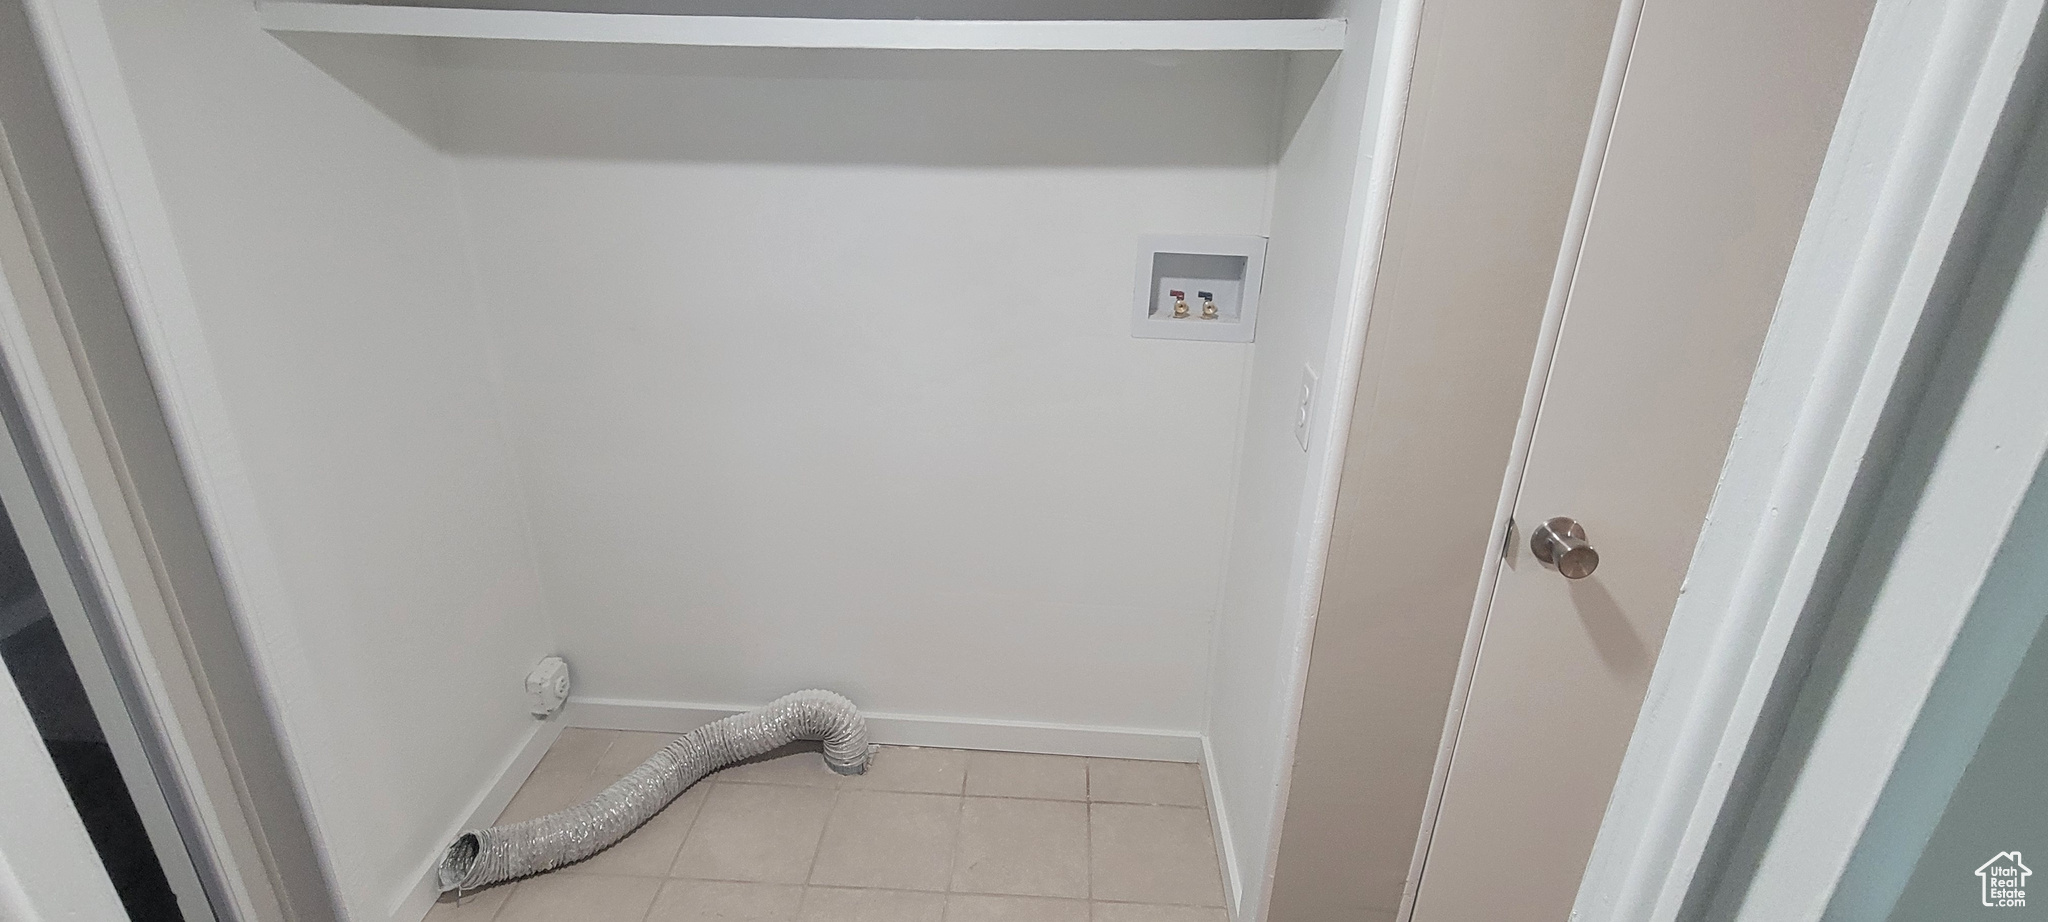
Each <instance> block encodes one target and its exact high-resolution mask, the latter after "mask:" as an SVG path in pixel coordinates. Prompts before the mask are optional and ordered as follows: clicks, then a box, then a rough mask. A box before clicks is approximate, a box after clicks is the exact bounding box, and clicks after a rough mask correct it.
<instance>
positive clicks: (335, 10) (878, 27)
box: [256, 0, 1345, 51]
mask: <svg viewBox="0 0 2048 922" xmlns="http://www.w3.org/2000/svg"><path fill="white" fill-rule="evenodd" d="M256 9H257V15H258V18H259V21H260V22H261V24H262V26H263V28H264V29H267V30H269V31H271V32H322V33H338V34H350V35H409V36H419V37H427V38H475V39H493V40H502V41H552V42H590V43H602V44H630V45H702V46H719V47H741V48H872V49H892V50H906V51H915V50H955V51H1338V50H1342V49H1343V47H1344V27H1345V23H1344V20H1342V19H1194V20H1187V19H1175V20H1045V21H1040V20H942V19H798V18H783V17H766V16H669V15H660V14H644V13H575V12H563V11H552V10H478V9H453V8H445V7H413V6H375V5H370V4H357V3H317V2H301V0H264V2H259V3H258V4H257V7H256Z"/></svg>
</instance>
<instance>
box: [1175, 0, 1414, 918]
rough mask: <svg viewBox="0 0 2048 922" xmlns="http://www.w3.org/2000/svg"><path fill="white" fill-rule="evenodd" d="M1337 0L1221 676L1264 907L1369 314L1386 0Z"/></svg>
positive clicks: (1231, 568)
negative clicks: (1354, 367)
mask: <svg viewBox="0 0 2048 922" xmlns="http://www.w3.org/2000/svg"><path fill="white" fill-rule="evenodd" d="M1337 7H1338V11H1339V13H1340V14H1341V15H1344V16H1346V17H1347V18H1348V19H1349V21H1350V29H1349V33H1348V35H1347V38H1346V50H1345V52H1344V54H1343V55H1342V56H1340V57H1339V58H1338V60H1337V61H1336V63H1335V66H1334V67H1331V66H1330V62H1329V61H1328V59H1327V58H1324V57H1321V56H1317V55H1306V54H1304V55H1297V56H1295V57H1293V58H1292V59H1291V60H1290V61H1289V67H1288V72H1287V88H1286V104H1285V106H1284V111H1285V112H1286V113H1288V114H1287V116H1286V119H1287V123H1288V124H1289V125H1291V126H1293V127H1292V131H1291V134H1289V135H1288V137H1287V138H1286V148H1285V150H1284V152H1283V153H1282V155H1281V158H1280V160H1279V165H1278V169H1277V171H1276V173H1277V182H1276V184H1275V195H1274V212H1273V233H1272V238H1273V239H1272V243H1271V245H1270V249H1269V250H1268V253H1267V265H1266V281H1265V292H1264V294H1263V296H1262V300H1261V302H1260V306H1259V312H1260V313H1259V341H1258V345H1257V350H1256V353H1255V355H1254V357H1253V361H1252V370H1251V375H1250V378H1249V382H1248V387H1247V393H1246V406H1245V431H1244V436H1243V447H1242V449H1241V455H1240V459H1239V465H1240V469H1239V474H1238V483H1237V495H1236V500H1235V510H1234V513H1233V519H1232V525H1231V538H1230V556H1229V562H1228V564H1227V566H1226V569H1225V574H1226V575H1225V587H1224V596H1223V604H1222V608H1221V610H1220V612H1219V613H1218V617H1217V626H1216V637H1215V645H1214V651H1213V655H1212V658H1211V663H1210V671H1209V678H1208V698H1209V702H1210V705H1209V707H1210V714H1209V721H1208V736H1209V741H1210V746H1211V761H1212V763H1213V764H1212V766H1211V770H1210V771H1211V776H1212V777H1211V780H1212V784H1214V786H1215V788H1216V800H1217V807H1218V809H1219V810H1220V812H1221V814H1222V816H1221V818H1220V819H1221V828H1222V830H1223V832H1224V839H1225V842H1224V849H1225V855H1226V859H1227V863H1228V864H1229V865H1230V866H1229V867H1228V868H1226V873H1228V874H1231V875H1232V876H1233V877H1234V878H1235V881H1236V886H1237V888H1238V889H1237V893H1236V899H1237V906H1238V913H1239V915H1238V918H1241V919H1246V920H1254V919H1258V918H1260V916H1261V914H1262V913H1263V912H1264V907H1265V905H1266V900H1267V897H1268V890H1269V885H1270V883H1271V874H1272V864H1273V849H1274V846H1275V844H1276V842H1277V834H1278V831H1279V824H1280V813H1281V807H1282V803H1281V794H1282V791H1283V788H1284V786H1285V784H1286V779H1287V772H1288V767H1289V758H1290V748H1291V746H1290V740H1291V739H1292V732H1293V728H1294V724H1295V720H1296V715H1297V709H1298V707H1299V703H1300V694H1301V691H1300V681H1301V677H1302V673H1303V671H1304V670H1305V668H1306V658H1307V645H1308V641H1309V636H1310V627H1311V625H1312V624H1313V620H1314V607H1315V591H1316V587H1317V584H1318V581H1319V574H1320V571H1321V566H1322V561H1321V559H1320V557H1321V551H1322V546H1323V540H1324V538H1325V537H1326V535H1327V532H1328V527H1329V519H1328V516H1329V514H1330V510H1331V509H1332V508H1333V507H1334V504H1335V490H1334V488H1335V482H1334V477H1332V476H1328V475H1331V474H1333V473H1334V471H1333V470H1331V469H1330V468H1329V465H1330V463H1331V461H1332V460H1333V459H1335V458H1339V457H1340V456H1341V451H1340V450H1333V448H1332V439H1331V438H1330V434H1331V426H1332V424H1333V421H1334V420H1335V419H1337V418H1339V417H1340V416H1341V417H1342V418H1346V419H1348V418H1349V416H1350V398H1351V395H1350V394H1349V393H1347V392H1345V389H1344V386H1343V383H1342V381H1341V379H1342V378H1343V376H1344V375H1343V368H1342V358H1341V357H1342V355H1343V354H1344V351H1345V347H1346V345H1347V344H1346V343H1345V342H1343V341H1342V340H1343V338H1344V337H1345V336H1346V335H1347V334H1346V332H1345V331H1347V330H1351V329H1355V327H1354V324H1355V323H1357V322H1359V321H1361V320H1362V317H1359V316H1357V314H1356V311H1357V303H1356V297H1357V290H1358V281H1357V279H1358V275H1359V273H1360V271H1361V267H1360V262H1359V257H1360V255H1361V246H1362V241H1363V239H1364V237H1363V234H1362V231H1363V221H1364V217H1365V216H1364V208H1363V206H1364V205H1365V199H1366V196H1367V189H1366V177H1367V175H1368V171H1369V169H1370V166H1371V158H1370V156H1369V155H1370V154H1371V152H1372V135H1373V132H1374V130H1375V127H1376V125H1375V122H1376V116H1375V115H1373V111H1375V107H1374V106H1372V105H1371V102H1372V100H1371V98H1370V97H1371V93H1372V91H1373V90H1374V89H1376V88H1377V83H1376V82H1375V81H1374V79H1373V78H1374V68H1375V61H1376V60H1378V59H1380V58H1383V57H1384V52H1385V49H1384V48H1383V47H1380V45H1381V44H1382V43H1383V40H1384V39H1385V38H1386V35H1387V30H1386V28H1385V26H1384V25H1383V20H1382V16H1381V12H1382V11H1381V7H1380V3H1379V2H1377V0H1349V2H1340V3H1338V4H1337ZM1381 76H1382V77H1384V75H1381ZM1297 120H1298V124H1297ZM1333 331H1335V332H1336V333H1337V334H1338V335H1337V336H1336V337H1333V335H1332V334H1333ZM1304 366H1307V367H1309V368H1312V369H1314V370H1315V372H1316V374H1317V376H1318V377H1319V378H1320V384H1319V386H1318V391H1317V394H1316V397H1315V403H1316V406H1315V408H1314V413H1313V416H1314V420H1315V422H1314V425H1313V432H1312V435H1311V439H1310V443H1309V449H1308V450H1307V451H1304V450H1303V449H1302V447H1301V446H1300V444H1298V443H1297V442H1296V441H1295V437H1294V413H1295V405H1296V401H1297V391H1298V388H1299V387H1300V385H1301V377H1302V369H1303V367H1304Z"/></svg>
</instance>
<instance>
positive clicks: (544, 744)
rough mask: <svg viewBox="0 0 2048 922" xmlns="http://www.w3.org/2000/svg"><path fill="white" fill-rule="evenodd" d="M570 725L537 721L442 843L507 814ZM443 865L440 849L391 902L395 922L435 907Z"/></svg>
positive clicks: (408, 921) (415, 918) (415, 919)
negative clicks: (438, 870)
mask: <svg viewBox="0 0 2048 922" xmlns="http://www.w3.org/2000/svg"><path fill="white" fill-rule="evenodd" d="M566 726H569V724H568V723H566V722H564V721H563V720H562V719H561V718H560V717H556V718H554V719H551V720H537V721H534V724H533V730H532V732H530V733H528V734H527V735H526V741H525V742H523V743H521V744H520V745H519V748H517V749H515V750H513V751H512V756H511V758H509V759H507V760H506V761H505V765H504V767H503V768H501V769H499V771H498V775H497V779H496V780H494V781H492V782H491V783H490V785H489V786H488V787H486V788H484V789H483V791H481V792H479V793H478V794H477V796H476V799H475V800H473V801H471V802H470V805H469V810H468V811H467V812H466V813H464V814H463V817H462V820H461V821H460V822H458V823H456V824H455V825H453V826H451V827H450V828H449V829H448V831H446V832H444V833H442V835H441V841H443V842H450V841H453V840H454V839H455V837H456V836H458V835H460V834H462V831H463V830H465V829H475V828H477V827H479V826H485V825H488V824H490V822H491V821H492V820H495V819H497V818H498V814H500V813H503V812H505V807H506V805H508V804H510V803H512V796H513V795H514V794H517V793H519V786H520V785H522V784H525V783H526V777H527V776H528V775H531V774H533V769H534V766H536V765H539V764H540V758H541V756H544V755H547V753H548V747H549V746H553V745H554V744H555V737H558V736H561V735H562V728H563V727H566ZM440 863H441V851H440V849H439V848H436V849H435V850H434V853H433V854H432V855H430V856H428V858H427V863H426V866H425V867H424V868H422V869H421V872H420V875H419V879H418V880H417V881H415V882H414V883H413V885H412V887H411V888H410V889H407V890H406V891H404V892H402V893H400V894H398V895H397V896H396V898H394V899H393V900H392V902H391V922H419V920H421V919H423V918H426V915H427V912H428V911H429V910H432V909H433V908H434V900H435V899H437V898H439V896H440V895H441V886H440V881H439V880H438V879H437V878H436V877H435V876H434V869H435V867H436V866H437V865H439V864H440Z"/></svg>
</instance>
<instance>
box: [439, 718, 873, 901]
mask: <svg viewBox="0 0 2048 922" xmlns="http://www.w3.org/2000/svg"><path fill="white" fill-rule="evenodd" d="M796 740H823V741H824V743H825V764H827V765H830V766H831V767H832V770H833V771H835V772H838V773H840V774H842V775H858V774H860V773H862V772H864V771H866V770H867V767H868V754H869V750H868V728H867V723H866V722H865V721H863V720H862V719H861V716H860V712H858V711H856V710H854V707H853V702H851V701H848V700H846V699H845V698H842V697H840V696H839V695H835V694H833V693H831V692H828V691H823V690H820V689H810V690H807V691H800V692H795V693H792V694H788V695H784V696H782V697H780V698H777V699H775V700H774V701H771V702H769V703H768V704H767V705H766V706H765V707H762V708H759V709H756V710H752V711H747V712H746V713H743V714H734V715H732V716H731V717H727V718H724V719H722V720H718V721H714V722H712V723H709V724H706V725H704V726H702V727H698V728H697V729H695V730H691V731H690V732H688V733H685V734H683V735H682V736H680V737H678V738H677V739H676V741H675V742H672V743H670V744H668V745H667V746H663V747H662V748H661V751H659V752H656V753H655V754H654V755H653V756H652V757H650V758H649V759H648V760H647V761H645V762H642V763H641V764H640V767H639V768H636V769H633V771H632V772H630V773H628V774H627V775H626V777H624V778H620V779H619V780H618V781H617V782H614V783H613V784H612V786H611V787H608V788H605V789H604V790H603V791H600V792H598V795H597V796H596V797H592V798H591V799H589V800H586V801H584V802H582V803H580V804H577V805H575V806H573V807H570V808H568V809H566V810H559V811H556V812H554V813H550V814H548V815H546V816H543V817H539V818H537V819H530V820H527V821H525V822H521V823H508V824H506V825H503V826H492V827H490V828H488V829H476V830H471V831H469V832H465V833H463V834H461V835H459V836H456V837H455V841H454V842H453V843H451V844H450V845H449V846H448V851H447V853H446V854H444V855H442V857H441V865H440V868H439V869H438V873H439V877H440V880H441V892H443V893H446V892H448V891H450V890H473V889H475V888H477V887H482V886H486V885H489V884H494V883H497V882H499V881H504V880H511V879H513V878H516V877H525V876H527V875H529V874H539V873H541V872H543V871H552V870H554V869H556V868H559V867H561V866H563V865H565V864H574V863H576V862H578V861H582V860H583V859H585V858H588V857H590V856H592V855H595V854H597V853H598V852H601V851H603V850H605V849H606V848H609V847H610V846H611V845H612V843H614V842H617V841H619V840H620V839H623V838H625V837H626V834H627V833H630V832H632V831H633V830H635V829H638V828H639V827H640V824H641V823H645V822H647V821H648V820H650V819H653V818H654V815H655V814H657V813H660V812H661V809H662V808H663V807H666V806H668V804H669V801H672V800H675V799H676V797H677V796H678V795H680V794H682V793H683V790H684V789H685V788H688V787H689V786H690V785H692V784H695V783H696V782H697V779H699V778H702V777H704V776H705V775H708V774H710V773H711V772H713V771H716V770H718V769H720V768H724V767H725V766H727V765H731V764H732V763H734V762H738V761H740V760H742V759H750V758H753V757H754V756H758V755H761V754H762V753H765V752H768V751H769V750H772V749H775V748H776V747H779V746H783V745H786V744H788V743H791V742H794V741H796Z"/></svg>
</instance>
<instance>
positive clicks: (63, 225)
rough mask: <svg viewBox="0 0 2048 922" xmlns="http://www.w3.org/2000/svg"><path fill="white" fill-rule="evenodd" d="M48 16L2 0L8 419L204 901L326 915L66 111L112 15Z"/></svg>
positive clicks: (2, 325)
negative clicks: (97, 18)
mask: <svg viewBox="0 0 2048 922" xmlns="http://www.w3.org/2000/svg"><path fill="white" fill-rule="evenodd" d="M63 6H64V9H65V10H66V11H67V12H69V13H71V14H73V15H75V16H85V15H87V14H91V13H96V12H97V11H96V10H95V9H91V8H90V7H89V5H79V4H68V5H63ZM50 14H51V11H50V10H49V9H48V8H47V7H46V6H45V5H44V4H42V3H39V2H36V0H0V59H4V60H5V61H6V62H7V64H6V66H5V74H4V75H5V78H6V79H4V80H0V199H4V200H0V238H4V239H5V240H10V241H13V243H12V244H10V245H7V246H5V247H0V256H4V257H5V258H4V260H0V272H4V277H0V286H5V288H6V289H7V291H6V292H0V357H4V362H0V364H4V366H5V369H4V370H5V373H6V375H7V379H6V381H5V382H4V383H0V390H4V391H5V392H6V396H8V397H11V398H12V401H11V403H12V406H11V407H10V413H9V418H8V420H7V422H8V423H9V424H10V427H12V428H14V429H15V430H16V431H15V438H14V444H15V445H17V446H18V447H19V455H20V460H21V461H22V462H23V464H24V465H25V466H26V467H28V468H30V469H31V470H32V471H34V472H35V474H34V475H32V479H35V480H36V483H37V494H38V496H39V497H40V498H41V499H42V500H43V501H42V502H41V504H40V510H41V512H42V513H43V514H44V515H45V516H47V517H48V523H49V525H50V528H51V530H53V531H56V532H58V533H59V537H58V539H57V545H58V546H59V549H60V551H61V554H62V557H63V563H64V564H65V565H66V566H67V567H68V569H67V571H66V572H67V575H69V576H70V578H71V582H72V584H73V586H74V587H75V588H76V590H77V595H79V596H81V597H83V599H84V603H85V605H86V607H87V608H88V609H90V610H92V611H93V612H94V614H95V623H94V625H93V627H94V630H95V631H96V632H97V633H98V636H99V638H100V643H99V649H100V650H102V651H103V652H104V654H105V657H106V659H107V660H108V665H109V667H110V670H111V679H110V681H111V683H112V684H114V685H116V686H118V687H119V691H120V693H121V695H122V697H123V698H125V699H126V702H127V707H126V711H127V714H128V715H129V716H130V717H131V718H132V719H133V721H134V723H135V724H136V729H137V731H138V734H137V735H138V736H139V739H138V740H137V744H138V748H139V749H140V750H142V751H143V752H144V754H145V755H146V757H147V759H148V762H149V764H150V767H151V768H152V769H153V772H152V774H153V776H154V780H155V781H156V783H157V784H158V785H159V786H160V787H161V788H162V789H163V791H164V793H165V795H166V799H167V800H168V801H169V810H170V813H171V814H173V816H174V821H175V825H176V827H177V829H176V835H178V836H180V837H181V838H182V840H183V845H184V850H185V851H186V852H188V853H189V854H190V856H191V864H193V865H195V866H196V867H195V870H196V871H197V873H198V874H199V876H200V878H201V880H200V881H199V883H200V884H201V885H202V886H203V887H204V888H205V891H206V892H205V898H206V901H207V903H208V904H210V905H209V907H208V908H210V909H211V915H210V916H208V917H212V918H218V919H219V920H220V922H298V920H303V922H327V920H332V919H335V918H338V914H337V913H338V909H337V907H336V904H335V901H334V893H333V887H332V883H331V882H330V881H329V880H328V879H327V878H326V876H325V873H324V870H323V868H322V866H321V864H320V861H319V856H318V852H317V846H316V844H315V841H314V839H313V836H312V832H311V827H310V823H309V820H308V818H307V816H306V813H305V810H304V808H303V799H302V798H301V797H300V796H299V792H298V790H297V788H296V786H295V780H294V777H293V775H292V773H291V771H290V768H289V766H288V765H287V763H286V762H285V756H284V752H283V747H282V745H281V743H280V741H279V734H278V731H277V728H276V726H275V724H274V722H273V720H272V719H271V716H270V714H269V712H268V705H267V703H266V702H265V699H264V697H263V696H262V695H261V694H260V693H259V690H258V688H257V685H256V682H255V676H254V664H253V662H252V660H251V658H250V657H249V655H248V652H247V651H248V648H247V646H246V643H245V641H244V639H243V635H242V633H241V631H240V629H239V626H238V624H237V623H236V621H235V618H234V614H235V612H234V610H233V607H232V605H231V603H230V600H229V598H228V596H227V594H226V590H225V587H224V585H223V582H222V578H221V574H220V569H219V566H218V564H217V562H216V560H215V557H214V553H213V551H212V548H211V542H210V536H209V535H208V533H207V532H206V530H205V528H204V525H203V522H202V519H201V517H200V514H199V511H198V509H197V508H196V504H195V503H194V500H193V497H192V495H191V493H190V490H189V487H188V486H187V483H188V481H187V479H186V476H185V473H184V468H183V461H184V459H183V458H182V457H181V452H180V451H179V450H178V446H177V445H175V444H174V442H173V440H172V437H171V433H170V431H169V429H168V428H167V426H166V423H165V420H164V415H163V409H162V407H161V404H160V403H159V399H158V395H157V391H156V388H155V386H154V382H153V381H152V380H151V377H150V374H149V371H148V369H147V367H146V365H145V364H144V361H143V355H142V351H141V348H140V346H139V343H138V340H137V332H136V330H135V328H134V326H133V325H132V320H131V318H130V316H129V313H128V310H127V300H128V298H129V297H130V296H131V295H132V294H133V292H135V291H136V290H137V288H138V286H141V288H142V289H143V290H145V291H146V289H147V286H146V283H145V281H144V280H142V279H139V278H137V277H136V276H135V274H134V273H133V271H132V267H129V266H126V265H124V264H122V262H121V261H120V259H119V258H118V256H117V253H118V249H117V248H113V247H110V246H109V243H108V241H109V240H110V239H117V238H118V231H119V229H120V227H121V226H122V224H123V223H124V218H126V217H130V216H127V215H123V214H120V213H114V214H111V215H109V214H105V213H102V212H101V211H100V210H98V209H95V207H94V205H93V201H92V199H90V198H89V197H88V195H89V193H88V186H90V185H91V184H92V182H93V180H92V173H91V164H90V163H87V162H84V161H83V160H82V159H81V158H80V157H78V155H77V152H78V151H79V150H81V149H84V148H86V147H89V146H90V145H89V144H88V143H87V142H86V141H84V140H81V135H85V136H87V137H88V138H89V137H90V135H91V134H92V126H81V125H80V123H79V122H78V121H77V120H75V119H69V118H66V113H68V112H69V111H72V107H71V106H69V105H67V100H68V99H69V98H70V97H71V96H73V95H75V94H76V93H77V92H78V88H77V87H76V86H75V85H74V84H75V79H76V71H77V68H75V67H73V66H71V64H72V63H75V62H73V61H72V58H73V57H75V56H77V55H80V54H86V53H89V52H90V50H91V49H92V48H95V47H97V48H99V49H100V50H101V51H105V50H106V49H105V48H104V47H103V45H102V46H95V45H93V44H92V40H93V39H94V38H95V37H97V38H98V39H100V40H101V41H102V43H103V42H104V39H105V35H104V28H103V26H104V24H103V23H100V24H98V25H100V26H101V27H102V28H101V30H100V31H99V32H94V31H93V30H92V29H91V28H89V26H91V25H93V23H85V24H79V23H76V22H73V23H69V25H70V26H71V28H70V29H69V30H68V31H65V30H60V29H58V28H56V27H55V25H54V24H53V22H52V20H51V15H50ZM81 45H83V46H86V48H85V50H81V47H80V46H81ZM107 60H109V61H110V60H111V59H110V58H109V59H107ZM95 73H102V74H112V73H115V71H114V70H113V69H112V68H111V67H109V68H108V69H106V70H104V71H96V72H95ZM102 219H104V220H102ZM110 250H112V251H113V252H110ZM24 512H26V510H20V511H17V515H18V516H19V515H21V514H22V513H24ZM26 540H27V536H24V541H26ZM43 572H44V568H43V567H41V566H38V567H37V576H38V578H39V579H40V578H41V577H42V575H43ZM44 588H45V591H46V593H55V592H57V591H59V589H58V587H55V586H51V585H49V584H48V583H45V585H44ZM54 607H55V606H54V604H53V608H54ZM67 636H68V635H67ZM88 681H90V680H88ZM123 767H124V771H125V770H127V769H128V767H129V766H128V764H127V763H124V766H123ZM138 807H142V808H143V809H144V811H145V817H147V816H148V815H149V814H148V808H147V807H146V806H143V805H142V804H140V803H138ZM171 819H172V818H168V817H167V818H166V821H167V822H169V821H171ZM154 837H155V836H153V838H154ZM10 851H11V850H10ZM5 859H6V860H8V861H12V860H13V859H14V856H13V855H12V854H11V853H10V854H8V855H6V856H5ZM167 861H168V859H167ZM166 870H167V873H168V872H169V871H170V869H169V868H167V869H166ZM186 876H187V877H190V876H191V875H190V873H188V874H187V875H186ZM172 879H173V881H174V882H175V881H176V880H177V877H176V875H175V874H173V875H172ZM4 883H5V882H4V881H0V888H4ZM180 895H181V899H183V898H184V897H185V894H182V893H181V894H180ZM92 917H93V918H98V917H99V916H98V915H93V916H92ZM80 918H85V916H80Z"/></svg>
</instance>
